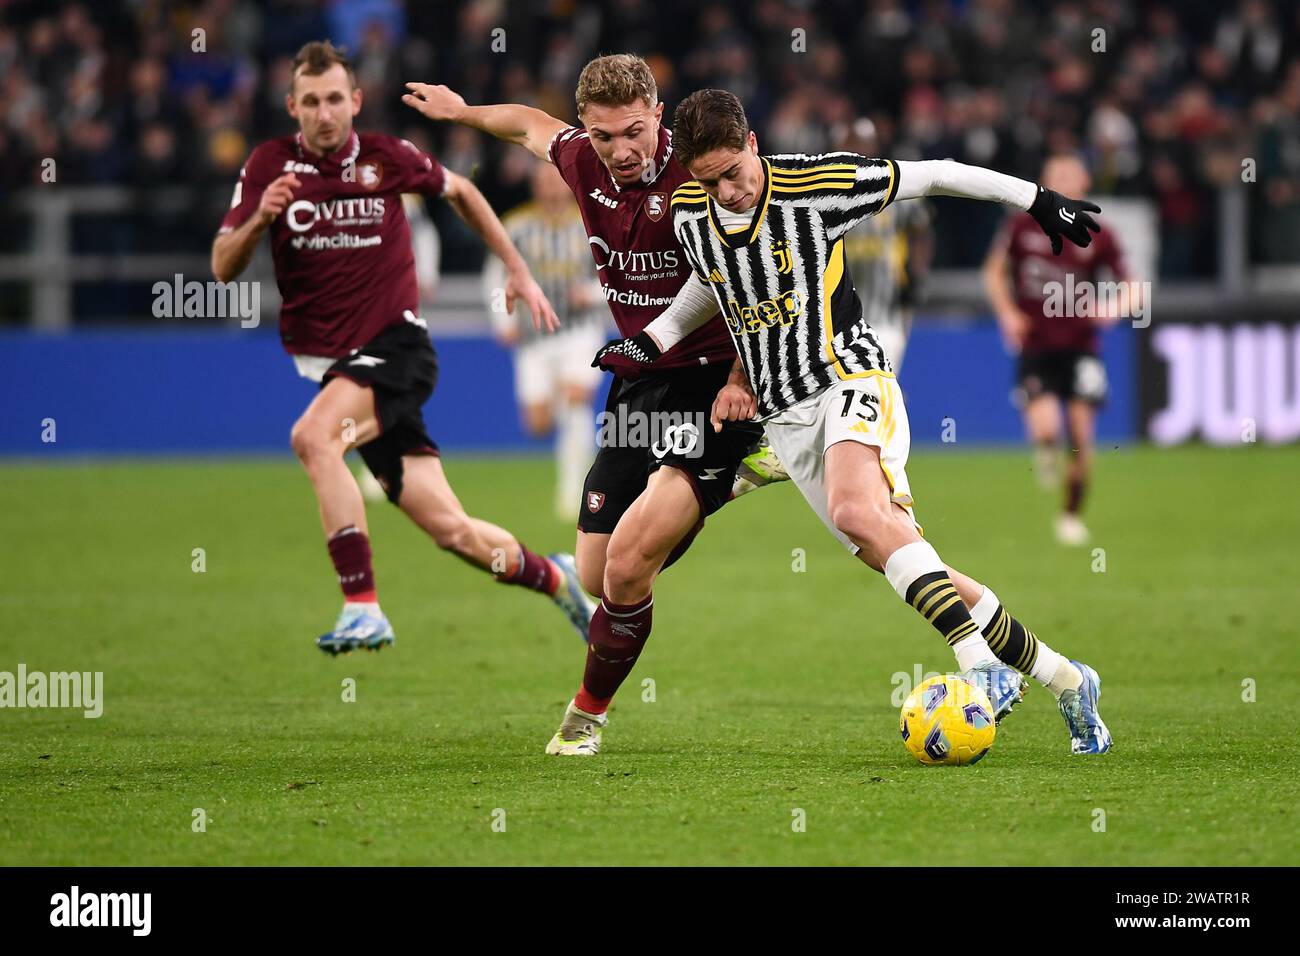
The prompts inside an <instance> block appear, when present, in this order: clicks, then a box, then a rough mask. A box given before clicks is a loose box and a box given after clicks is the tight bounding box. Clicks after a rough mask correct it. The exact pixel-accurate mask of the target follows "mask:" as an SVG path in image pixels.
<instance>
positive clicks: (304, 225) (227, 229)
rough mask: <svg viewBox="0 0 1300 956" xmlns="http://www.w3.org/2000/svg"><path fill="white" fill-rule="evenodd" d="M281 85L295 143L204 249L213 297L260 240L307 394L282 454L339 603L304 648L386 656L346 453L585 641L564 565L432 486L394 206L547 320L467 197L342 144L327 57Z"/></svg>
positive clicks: (379, 152)
mask: <svg viewBox="0 0 1300 956" xmlns="http://www.w3.org/2000/svg"><path fill="white" fill-rule="evenodd" d="M292 82H293V86H292V88H291V90H290V91H289V93H288V95H287V97H286V106H287V109H288V112H289V115H290V116H292V117H293V118H294V119H296V120H297V121H298V132H297V133H296V134H294V135H292V136H284V137H281V138H279V139H274V140H270V141H268V142H265V143H262V144H261V145H260V146H258V147H257V148H256V149H254V150H253V152H252V154H251V155H250V156H249V157H248V161H247V162H246V163H245V165H244V168H243V170H242V171H241V172H240V174H239V184H238V185H237V186H236V187H235V195H234V200H233V202H232V203H231V208H230V211H229V212H228V213H227V214H226V217H225V219H224V220H223V221H222V223H221V230H220V232H219V233H218V234H217V238H216V241H215V242H214V243H213V246H212V271H213V273H214V274H215V276H216V278H217V279H218V280H219V281H221V282H229V281H232V280H234V278H235V277H236V276H238V275H239V274H240V273H241V272H242V271H243V270H244V268H245V267H246V266H247V265H248V262H249V260H250V259H251V258H252V255H253V251H254V249H255V248H256V247H257V244H258V242H259V240H260V239H261V237H262V234H263V233H265V232H269V233H270V236H271V254H272V258H273V260H274V262H275V277H276V283H277V284H278V285H279V288H280V293H281V295H282V297H283V300H284V304H283V306H282V307H281V310H280V338H281V341H282V342H283V343H284V347H285V350H286V351H287V352H288V353H289V354H290V355H292V356H293V359H294V362H295V364H296V365H297V367H298V371H299V373H300V374H301V375H303V376H304V377H306V378H310V379H313V380H314V381H318V382H320V383H321V389H320V392H319V393H318V394H317V395H316V397H315V399H313V400H312V402H311V404H310V405H309V406H308V407H307V410H306V411H305V412H304V413H303V414H302V417H301V418H299V419H298V421H297V422H296V423H295V424H294V426H293V432H292V435H291V439H290V440H291V443H292V445H293V449H294V451H295V452H296V453H297V455H298V458H299V460H300V461H301V462H302V465H303V467H304V468H305V469H306V470H307V475H308V477H309V478H310V479H311V483H312V486H313V488H314V489H315V491H316V498H317V502H318V503H319V506H320V517H321V524H322V526H323V527H324V530H325V536H326V539H327V543H328V548H329V554H330V559H331V560H332V561H333V562H334V567H335V570H336V571H337V572H338V578H339V584H340V585H341V587H342V589H343V599H344V605H343V611H342V613H341V614H340V615H339V617H338V621H337V623H336V624H335V626H334V630H333V631H332V632H330V633H329V634H325V635H323V636H322V637H320V638H319V639H318V640H317V645H318V646H319V647H320V648H321V649H322V650H324V651H326V652H328V653H331V654H337V653H340V652H347V651H351V650H353V649H356V648H366V649H368V650H377V649H379V648H380V647H383V646H385V645H389V644H392V643H393V629H392V627H391V625H390V624H389V622H388V619H387V618H386V617H385V616H384V614H383V612H382V611H381V610H380V607H379V602H378V598H377V596H376V591H375V578H374V572H373V570H372V568H371V552H370V540H369V537H368V535H367V532H366V512H365V505H364V503H363V501H362V498H361V492H360V490H359V489H358V487H357V483H356V481H355V480H354V479H353V477H352V474H351V472H350V471H349V470H348V467H347V465H346V463H345V462H344V460H343V456H344V453H345V452H346V451H347V450H348V449H349V448H351V447H358V448H359V450H360V453H361V457H362V459H363V460H364V461H365V463H366V465H367V467H368V468H369V469H370V471H371V472H372V473H373V474H374V476H375V477H376V478H377V479H378V480H379V482H380V483H381V484H382V485H383V486H384V489H385V491H386V492H387V494H388V498H389V500H390V501H392V502H393V503H394V504H396V505H397V506H398V507H399V508H401V509H402V511H404V512H405V513H406V515H407V516H408V517H409V518H410V519H411V520H412V521H414V522H415V523H416V524H417V525H418V526H419V527H420V528H422V529H423V530H424V531H425V532H427V533H428V534H429V535H430V537H432V538H433V539H434V541H435V542H437V544H438V546H439V547H441V548H443V549H445V550H447V551H450V552H452V553H453V554H455V555H456V556H457V557H459V558H461V559H462V560H464V561H466V562H468V563H470V564H473V565H474V566H476V567H479V568H482V569H484V570H486V571H489V572H490V573H491V574H492V575H493V576H494V577H495V578H496V579H497V580H498V581H502V582H506V583H510V584H518V585H522V586H523V587H526V588H530V589H532V590H535V591H539V592H541V593H543V594H546V595H548V596H549V597H550V598H551V599H552V600H554V602H555V603H556V604H557V605H558V606H559V607H560V608H561V610H563V611H564V613H565V615H566V616H567V617H568V618H569V621H570V623H571V624H572V625H573V626H574V628H575V629H577V630H578V633H579V634H581V635H582V636H583V637H584V639H585V637H586V633H587V625H588V622H589V621H590V617H591V613H592V611H593V610H594V606H593V602H592V601H591V600H590V598H588V597H587V596H586V594H585V593H583V591H582V587H581V585H580V584H579V582H578V579H577V571H576V568H575V567H574V564H573V558H572V556H570V555H566V554H556V555H551V556H550V557H541V556H540V555H537V554H534V553H533V552H532V551H530V550H529V549H528V548H527V547H525V546H524V545H523V544H521V543H520V542H519V540H518V539H516V538H515V537H514V535H512V534H511V533H510V532H508V531H506V530H504V529H502V528H498V527H497V526H496V525H493V524H489V523H488V522H486V521H483V520H481V519H479V518H474V517H471V516H469V515H468V514H466V513H465V509H464V508H463V507H462V506H461V504H460V501H459V500H457V498H456V495H455V492H453V491H452V489H451V486H450V484H448V482H447V478H446V476H445V475H444V474H443V470H442V465H441V463H440V462H439V459H438V447H437V445H435V444H434V442H433V440H432V439H431V438H430V437H429V435H428V433H427V431H426V430H425V425H424V418H423V415H422V413H421V408H422V407H423V405H424V403H425V401H426V400H427V399H428V398H429V396H430V395H431V394H432V393H433V388H434V385H435V383H436V380H437V374H438V368H437V358H436V356H435V354H434V350H433V345H432V343H431V342H430V341H429V330H428V326H427V325H426V324H425V322H424V320H422V319H420V318H419V317H418V315H417V310H418V308H419V295H418V291H417V287H416V276H415V259H414V254H413V252H412V248H411V231H410V226H409V224H408V223H407V220H406V216H405V214H404V213H403V211H402V202H401V195H402V193H408V192H410V193H421V194H423V195H426V196H431V197H438V198H442V199H445V200H447V201H448V202H450V203H451V204H452V207H453V208H454V209H455V210H456V212H457V213H458V214H459V215H460V217H461V218H462V219H464V220H465V222H466V223H467V224H468V225H469V226H470V227H471V228H472V229H474V230H475V231H476V232H477V233H478V234H479V235H480V236H482V237H483V240H484V242H486V243H487V245H488V246H489V247H490V248H491V249H492V251H493V252H495V253H496V254H497V255H498V256H499V257H501V259H502V260H503V261H504V262H505V263H506V268H507V270H508V272H509V278H508V280H507V284H506V294H507V299H508V301H509V302H510V303H511V304H512V303H513V301H514V299H515V298H516V297H518V298H520V299H522V300H523V301H524V302H526V303H527V305H528V307H529V309H530V310H531V312H532V314H533V320H534V322H535V323H536V324H538V326H539V327H541V325H543V324H545V325H546V326H547V328H549V329H553V328H554V327H555V313H554V312H553V310H552V309H551V307H550V304H549V303H548V302H547V301H546V297H545V296H544V295H543V294H542V291H541V288H540V287H539V286H538V285H537V283H536V282H535V281H533V277H532V275H531V273H530V272H529V270H528V267H527V265H525V263H524V260H523V259H522V258H521V257H520V255H519V252H518V250H516V249H515V247H514V245H513V244H512V243H511V242H510V240H509V238H508V237H507V236H506V233H505V230H504V229H503V228H502V226H501V222H500V220H498V219H497V217H496V215H495V214H494V213H493V212H492V209H491V207H489V206H488V204H487V201H486V200H485V199H484V198H483V195H482V194H481V193H480V192H479V191H478V189H476V188H475V187H474V185H473V184H471V183H470V182H469V181H468V180H466V179H464V178H463V177H460V176H457V175H456V174H455V173H452V172H450V171H448V170H445V169H443V167H442V166H440V165H439V164H438V163H437V161H435V160H434V159H433V158H431V157H430V156H427V155H425V154H424V153H422V152H420V151H419V150H418V149H416V148H415V146H413V145H412V144H411V143H409V142H407V141H405V140H400V139H396V138H394V137H391V136H382V135H377V134H373V133H359V132H357V131H356V130H354V129H353V119H354V117H355V116H356V115H357V113H358V112H359V111H360V109H361V90H360V89H358V88H357V86H356V80H355V76H354V75H353V71H352V68H351V65H350V64H349V63H348V60H347V58H346V56H345V55H344V54H343V52H342V51H341V50H338V49H336V48H335V47H334V46H332V45H331V44H330V43H328V42H313V43H308V44H307V45H306V46H304V47H303V48H302V50H300V51H299V53H298V56H297V58H296V59H295V61H294V69H293V81H292Z"/></svg>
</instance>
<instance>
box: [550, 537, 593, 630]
mask: <svg viewBox="0 0 1300 956" xmlns="http://www.w3.org/2000/svg"><path fill="white" fill-rule="evenodd" d="M547 557H548V558H550V559H551V560H552V561H554V562H555V564H556V566H557V567H558V568H559V569H560V573H561V574H563V575H564V580H562V581H561V582H560V586H559V587H558V588H556V589H555V593H554V594H552V595H551V600H552V601H554V602H555V605H556V607H558V608H559V609H560V610H561V611H563V612H564V616H565V617H567V618H568V619H569V623H570V624H572V625H573V629H574V630H575V631H577V632H578V636H579V637H580V638H582V639H583V640H584V641H586V640H588V634H587V632H588V631H589V630H590V627H591V616H592V615H593V614H595V613H596V602H595V601H593V600H592V599H591V598H590V597H589V596H588V595H587V592H586V590H584V589H583V587H582V582H581V581H579V580H578V565H577V563H576V562H575V561H574V560H573V555H571V554H566V553H565V552H563V551H557V552H556V553H555V554H550V555H547Z"/></svg>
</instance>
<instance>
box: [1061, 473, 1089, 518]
mask: <svg viewBox="0 0 1300 956" xmlns="http://www.w3.org/2000/svg"><path fill="white" fill-rule="evenodd" d="M1087 490H1088V483H1087V482H1086V481H1084V480H1083V479H1082V478H1071V479H1070V480H1069V481H1067V482H1066V483H1065V511H1066V513H1067V514H1072V515H1077V514H1078V513H1079V512H1080V511H1081V510H1082V509H1083V496H1084V493H1085V492H1086V491H1087Z"/></svg>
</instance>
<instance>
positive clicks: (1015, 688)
mask: <svg viewBox="0 0 1300 956" xmlns="http://www.w3.org/2000/svg"><path fill="white" fill-rule="evenodd" d="M961 676H962V679H963V680H967V681H970V683H972V684H974V685H975V686H976V687H978V688H979V689H980V690H982V691H984V693H986V694H988V695H989V703H991V704H992V705H993V721H994V723H1001V722H1002V718H1003V717H1005V716H1006V715H1007V714H1009V713H1011V708H1013V707H1015V706H1016V704H1018V703H1020V702H1021V701H1022V700H1024V699H1025V675H1024V674H1021V673H1020V671H1018V670H1016V669H1015V668H1014V667H1009V666H1007V665H1006V664H1003V663H1002V662H1001V661H991V662H989V663H987V664H979V665H977V666H975V667H972V668H971V669H970V670H968V671H964V672H963V673H962V675H961Z"/></svg>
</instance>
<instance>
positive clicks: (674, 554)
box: [659, 518, 704, 571]
mask: <svg viewBox="0 0 1300 956" xmlns="http://www.w3.org/2000/svg"><path fill="white" fill-rule="evenodd" d="M703 529H704V519H703V518H701V519H700V520H699V521H697V522H695V527H693V528H692V529H691V530H690V531H688V532H686V534H685V535H684V536H683V537H682V540H680V541H678V542H677V544H676V545H675V546H674V547H673V549H672V550H671V551H669V552H668V557H667V558H665V559H664V566H663V567H662V568H660V569H659V570H660V571H667V570H668V569H669V568H671V567H672V566H673V565H674V564H676V563H677V561H678V559H679V558H681V556H682V555H684V554H685V553H686V552H687V551H689V550H690V548H691V544H692V543H693V542H694V541H695V536H696V535H698V534H699V533H700V532H701V531H702V530H703Z"/></svg>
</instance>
